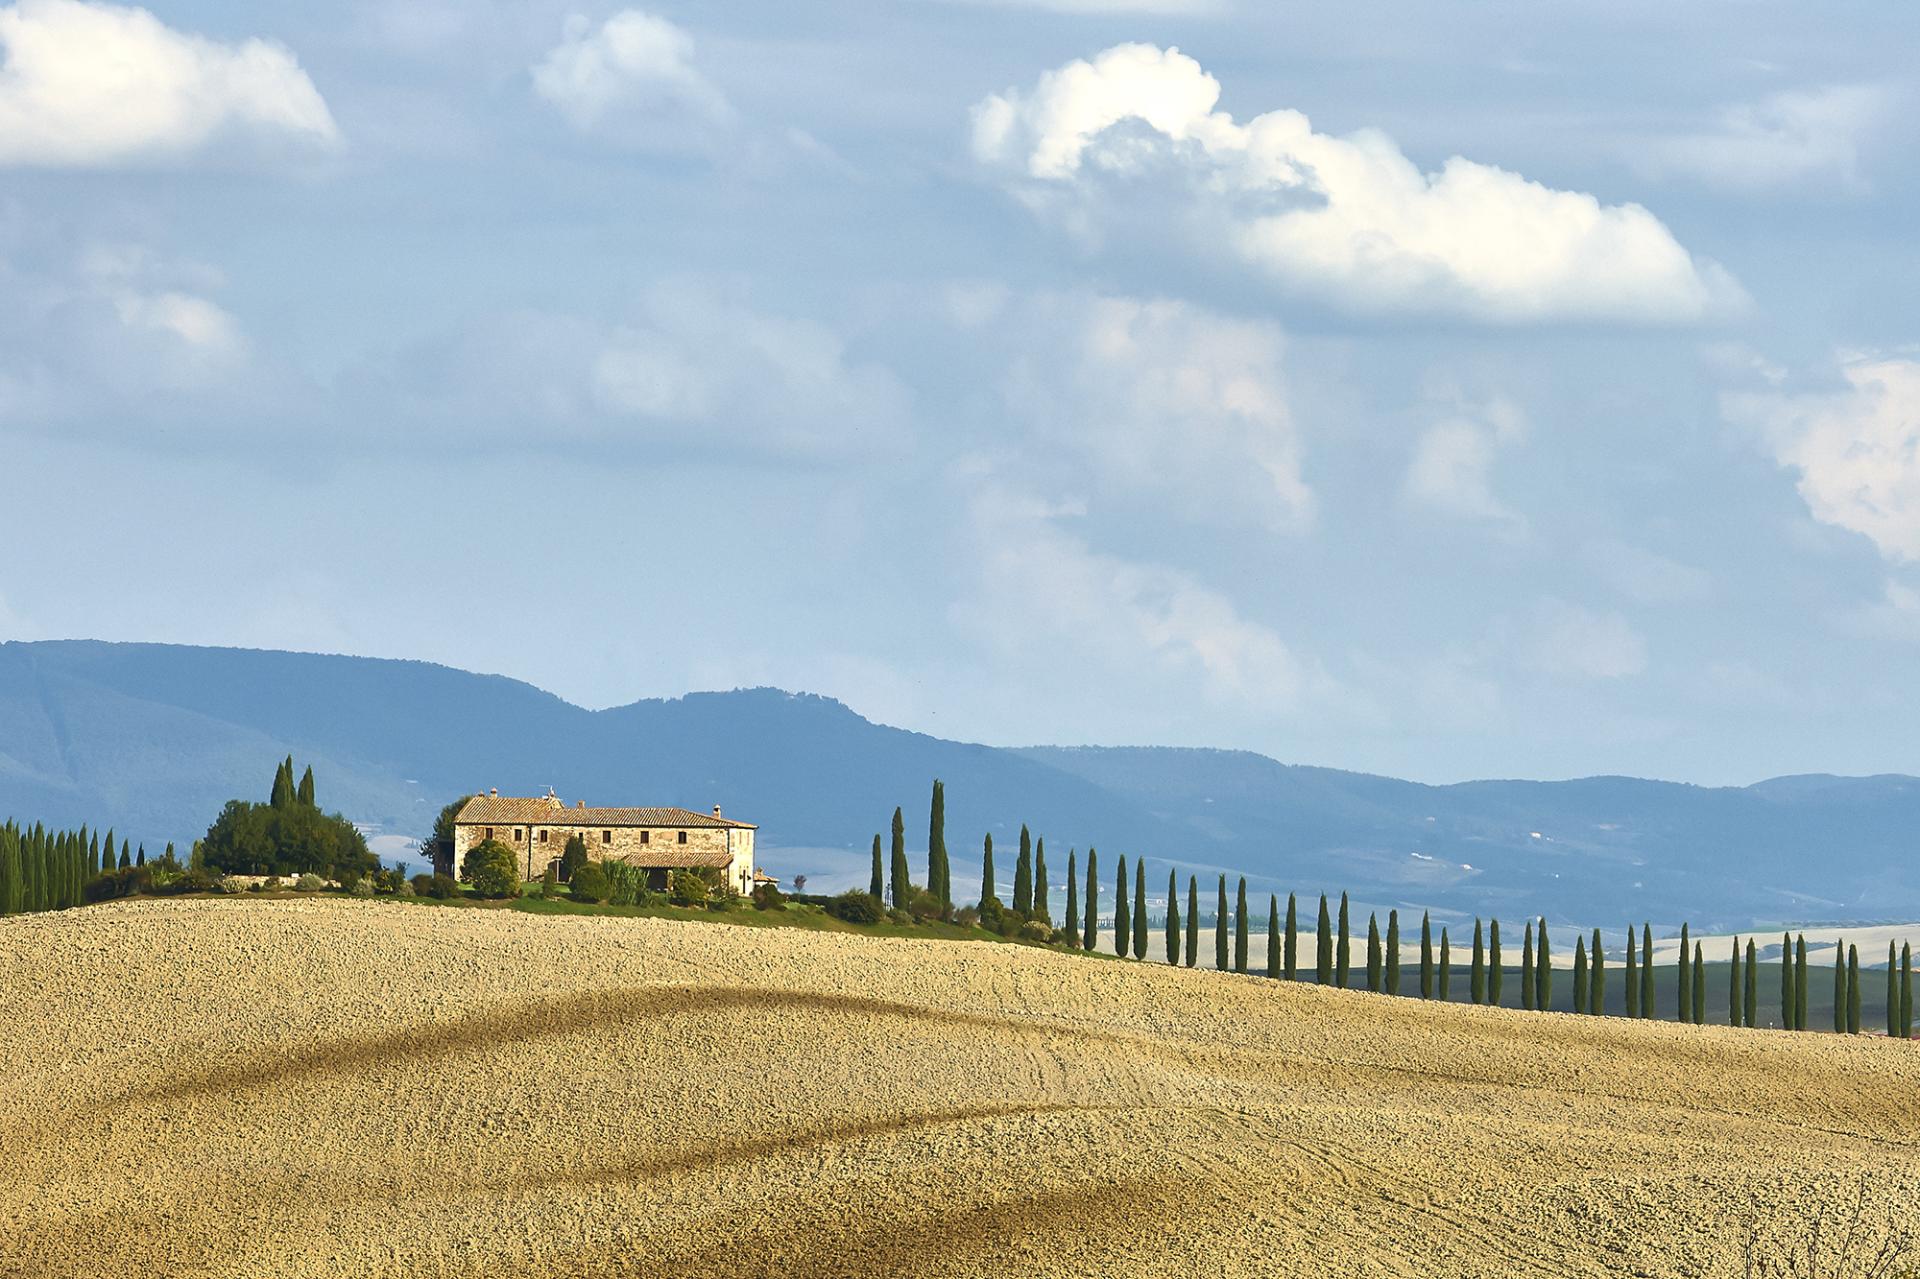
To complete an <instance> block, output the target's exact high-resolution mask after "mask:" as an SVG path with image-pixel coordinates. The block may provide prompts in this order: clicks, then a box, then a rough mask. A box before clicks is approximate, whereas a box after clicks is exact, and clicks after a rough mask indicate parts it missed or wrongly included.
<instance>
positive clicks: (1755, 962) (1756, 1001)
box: [1740, 937, 1760, 1029]
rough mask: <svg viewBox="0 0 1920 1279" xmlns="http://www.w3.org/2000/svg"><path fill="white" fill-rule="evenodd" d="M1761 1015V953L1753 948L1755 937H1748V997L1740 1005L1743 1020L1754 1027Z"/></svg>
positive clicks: (1748, 1025) (1749, 1026) (1750, 1027)
mask: <svg viewBox="0 0 1920 1279" xmlns="http://www.w3.org/2000/svg"><path fill="white" fill-rule="evenodd" d="M1759 1016H1760V953H1759V952H1758V951H1756V950H1755V949H1754V948H1753V938H1751V937H1749V938H1747V989H1746V998H1745V1000H1744V1001H1743V1002H1742V1004H1741V1007H1740V1018H1741V1021H1742V1022H1743V1023H1744V1024H1745V1025H1746V1026H1747V1027H1748V1028H1749V1029H1752V1027H1753V1023H1754V1021H1755V1020H1756V1019H1757V1018H1758V1017H1759Z"/></svg>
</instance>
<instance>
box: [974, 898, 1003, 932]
mask: <svg viewBox="0 0 1920 1279" xmlns="http://www.w3.org/2000/svg"><path fill="white" fill-rule="evenodd" d="M1008 914H1009V912H1008V910H1007V908H1006V907H1005V906H1002V905H1001V904H1000V899H999V898H998V897H988V898H985V899H983V900H982V901H981V903H980V909H979V910H978V911H976V912H975V918H977V919H978V920H979V921H980V927H982V928H984V929H986V930H987V931H988V932H990V933H997V932H1000V931H1001V930H1002V929H1003V927H1004V926H1005V924H1006V919H1007V915H1008Z"/></svg>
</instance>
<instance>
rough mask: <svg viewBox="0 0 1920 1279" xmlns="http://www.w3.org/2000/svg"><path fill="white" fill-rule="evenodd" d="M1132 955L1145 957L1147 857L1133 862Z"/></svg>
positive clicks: (1143, 958)
mask: <svg viewBox="0 0 1920 1279" xmlns="http://www.w3.org/2000/svg"><path fill="white" fill-rule="evenodd" d="M1133 957H1134V958H1135V959H1138V960H1143V961H1144V960H1145V959H1146V957H1147V859H1146V858H1144V857H1140V858H1136V859H1135V860H1134V863H1133Z"/></svg>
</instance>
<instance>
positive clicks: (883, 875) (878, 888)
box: [867, 831, 993, 901]
mask: <svg viewBox="0 0 1920 1279" xmlns="http://www.w3.org/2000/svg"><path fill="white" fill-rule="evenodd" d="M987 839H988V840H989V841H991V840H992V839H993V836H991V835H989V836H987ZM867 891H868V892H869V893H872V894H873V895H874V896H875V897H878V898H879V899H880V900H881V901H885V900H886V899H887V870H886V863H885V862H884V861H882V860H881V857H880V832H879V831H875V832H874V833H873V876H872V878H871V879H869V880H868V881H867ZM983 900H984V899H983Z"/></svg>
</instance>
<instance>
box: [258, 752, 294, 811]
mask: <svg viewBox="0 0 1920 1279" xmlns="http://www.w3.org/2000/svg"><path fill="white" fill-rule="evenodd" d="M256 793H257V792H256ZM293 800H294V794H293V756H291V755H289V756H287V758H286V760H285V761H284V762H282V763H281V765H280V767H278V768H276V769H274V770H273V790H272V792H271V793H270V794H269V796H268V798H267V803H268V804H269V805H270V806H271V807H273V808H291V807H293Z"/></svg>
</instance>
